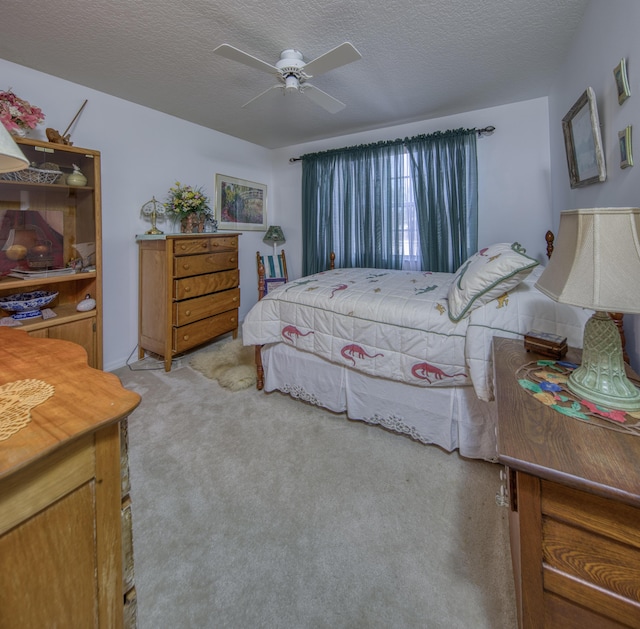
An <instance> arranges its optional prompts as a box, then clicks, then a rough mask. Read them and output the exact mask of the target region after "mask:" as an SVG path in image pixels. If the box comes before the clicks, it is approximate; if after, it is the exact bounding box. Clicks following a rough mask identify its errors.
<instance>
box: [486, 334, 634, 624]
mask: <svg viewBox="0 0 640 629" xmlns="http://www.w3.org/2000/svg"><path fill="white" fill-rule="evenodd" d="M538 358H542V357H541V356H538V355H537V354H535V353H527V352H526V351H525V350H524V347H523V344H522V341H514V340H507V339H502V338H495V339H494V345H493V362H494V366H495V375H496V398H497V402H498V413H499V420H498V454H499V460H500V462H501V463H503V464H504V465H505V466H507V478H508V482H509V486H508V496H509V503H510V537H511V552H512V560H513V567H514V575H515V584H516V598H517V602H518V621H519V626H520V627H522V628H525V629H529V628H533V627H535V628H543V627H544V628H554V629H555V628H558V629H613V628H621V627H634V628H640V437H638V436H634V435H627V434H623V433H621V432H617V431H613V430H608V429H606V428H602V427H600V426H595V425H589V424H588V423H586V422H583V421H580V420H578V419H575V418H573V417H567V416H564V415H562V414H560V413H558V412H557V411H555V410H553V409H550V408H548V407H546V406H545V405H544V404H542V403H540V402H539V401H538V400H536V399H535V398H534V397H533V396H531V395H530V394H528V393H527V392H526V391H525V390H524V389H522V387H521V386H520V385H519V384H518V382H517V381H516V377H515V372H516V370H517V369H518V368H519V367H521V366H522V365H524V364H526V363H529V362H531V361H533V360H536V359H538ZM567 358H568V359H569V360H572V361H573V362H579V361H580V353H579V352H578V351H577V350H570V351H569V354H568V355H567Z"/></svg>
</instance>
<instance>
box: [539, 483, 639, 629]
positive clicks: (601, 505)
mask: <svg viewBox="0 0 640 629" xmlns="http://www.w3.org/2000/svg"><path fill="white" fill-rule="evenodd" d="M540 495H541V512H542V562H543V574H544V581H543V583H544V589H545V591H547V592H552V593H553V594H554V595H557V596H560V597H562V598H563V599H564V600H566V601H571V603H572V604H574V605H578V606H580V607H582V608H583V609H588V610H591V611H592V612H594V613H596V614H601V615H603V616H605V617H607V618H610V619H614V620H616V621H618V622H621V623H625V625H624V626H629V627H637V626H640V622H638V618H639V614H640V532H639V531H638V521H640V509H637V508H635V507H632V506H630V505H626V504H623V503H619V502H616V501H614V500H610V499H607V498H602V497H600V496H596V495H594V494H589V493H586V492H582V491H579V490H575V489H572V488H570V487H566V486H564V485H560V484H557V483H553V482H548V481H541V492H540ZM633 619H635V620H633ZM587 626H588V625H587Z"/></svg>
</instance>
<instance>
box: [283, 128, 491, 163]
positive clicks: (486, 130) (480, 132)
mask: <svg viewBox="0 0 640 629" xmlns="http://www.w3.org/2000/svg"><path fill="white" fill-rule="evenodd" d="M495 130H496V128H495V127H494V126H493V125H489V126H488V127H485V128H484V129H476V133H477V134H478V135H479V136H480V137H482V136H483V135H490V134H492V133H493V132H494V131H495ZM300 160H302V157H290V158H289V161H290V162H291V163H293V162H299V161H300Z"/></svg>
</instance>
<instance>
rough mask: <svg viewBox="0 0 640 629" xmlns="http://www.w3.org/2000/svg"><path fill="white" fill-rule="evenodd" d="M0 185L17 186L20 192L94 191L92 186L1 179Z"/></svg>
mask: <svg viewBox="0 0 640 629" xmlns="http://www.w3.org/2000/svg"><path fill="white" fill-rule="evenodd" d="M0 184H2V185H3V186H15V187H16V188H20V190H24V189H25V188H28V189H34V190H37V189H42V188H47V189H51V188H56V189H59V190H68V191H73V190H89V191H93V187H92V186H69V185H67V184H66V183H36V182H35V181H10V180H7V179H0Z"/></svg>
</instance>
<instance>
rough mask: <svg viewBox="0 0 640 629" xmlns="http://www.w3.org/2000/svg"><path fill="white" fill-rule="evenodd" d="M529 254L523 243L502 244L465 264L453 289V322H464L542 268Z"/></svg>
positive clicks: (450, 304)
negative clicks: (537, 268) (536, 268)
mask: <svg viewBox="0 0 640 629" xmlns="http://www.w3.org/2000/svg"><path fill="white" fill-rule="evenodd" d="M525 251H526V250H525V249H524V248H523V247H522V246H521V245H520V243H517V242H514V243H513V244H512V245H510V244H509V243H507V242H501V243H498V244H495V245H491V246H490V247H485V248H484V249H480V251H478V252H477V253H475V254H473V255H472V256H471V257H470V258H469V259H468V260H467V261H466V262H465V263H464V264H462V265H461V266H460V268H459V269H458V270H457V271H456V272H455V276H454V278H453V282H452V283H451V286H450V287H449V295H448V297H449V318H450V319H451V321H453V322H454V323H455V322H458V321H460V319H462V318H464V317H466V316H467V315H468V314H469V313H470V312H471V311H472V310H475V309H476V308H479V307H480V306H482V305H484V304H486V303H488V302H490V301H491V300H492V299H495V298H496V297H500V295H503V294H504V293H506V292H507V291H509V290H511V289H512V288H515V287H516V286H517V285H518V284H520V282H522V280H524V279H525V277H527V275H529V273H531V271H532V270H533V268H534V267H536V266H537V265H538V261H537V260H535V259H534V258H530V257H529V256H527V255H525Z"/></svg>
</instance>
